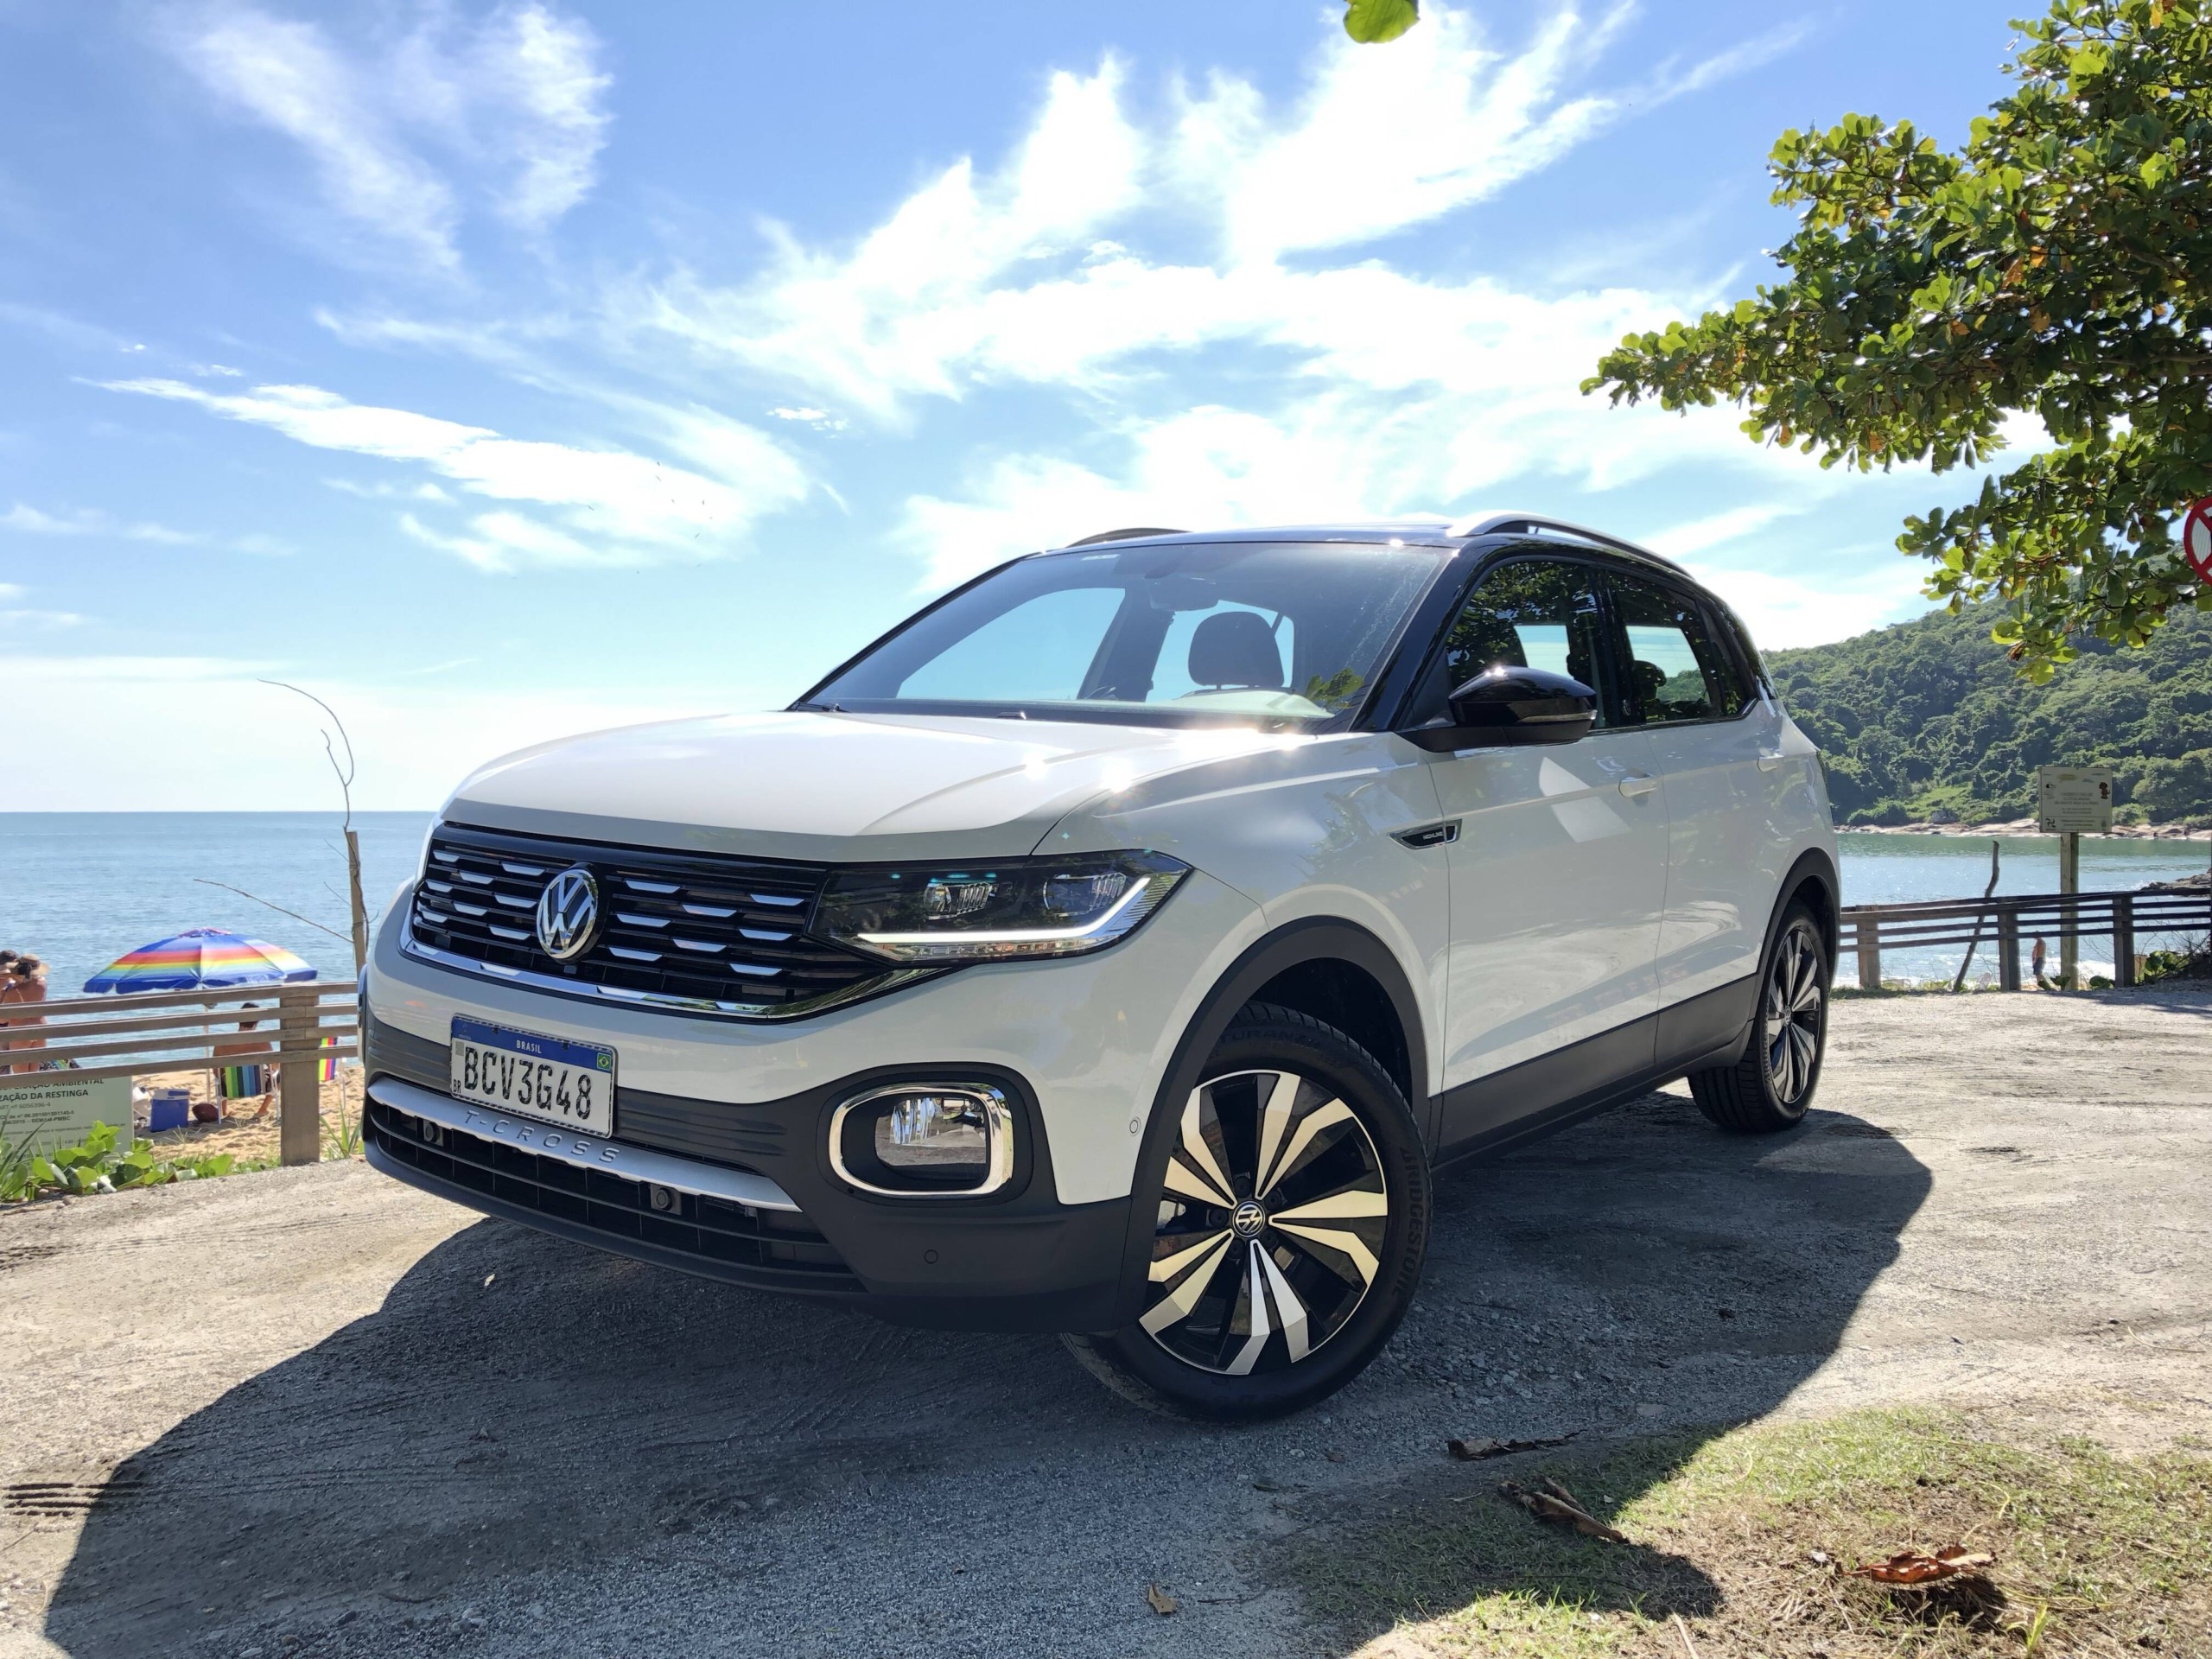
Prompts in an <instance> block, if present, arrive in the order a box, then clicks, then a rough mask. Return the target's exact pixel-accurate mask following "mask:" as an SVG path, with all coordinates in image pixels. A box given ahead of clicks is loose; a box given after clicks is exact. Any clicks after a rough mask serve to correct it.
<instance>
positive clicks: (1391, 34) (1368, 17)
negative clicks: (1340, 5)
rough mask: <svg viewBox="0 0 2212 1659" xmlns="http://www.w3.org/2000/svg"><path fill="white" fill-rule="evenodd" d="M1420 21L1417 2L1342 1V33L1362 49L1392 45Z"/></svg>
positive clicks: (1398, 0) (1380, 0) (1383, 0)
mask: <svg viewBox="0 0 2212 1659" xmlns="http://www.w3.org/2000/svg"><path fill="white" fill-rule="evenodd" d="M1420 21H1421V6H1420V3H1419V0H1344V33H1345V34H1347V35H1351V37H1352V39H1354V40H1355V41H1358V42H1359V43H1360V44H1361V45H1362V46H1379V45H1381V44H1382V43H1383V41H1395V40H1396V39H1397V38H1398V36H1399V35H1402V34H1404V33H1405V32H1406V31H1407V30H1408V29H1411V28H1412V27H1413V26H1414V24H1415V23H1417V22H1420Z"/></svg>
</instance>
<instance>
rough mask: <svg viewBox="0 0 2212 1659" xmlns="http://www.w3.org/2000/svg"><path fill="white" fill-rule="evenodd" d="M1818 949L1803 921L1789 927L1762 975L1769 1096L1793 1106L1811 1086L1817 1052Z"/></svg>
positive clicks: (1822, 992)
mask: <svg viewBox="0 0 2212 1659" xmlns="http://www.w3.org/2000/svg"><path fill="white" fill-rule="evenodd" d="M1826 999H1827V991H1826V989H1825V988H1824V987H1823V986H1822V985H1821V949H1820V944H1819V942H1818V941H1817V940H1815V938H1814V937H1813V931H1812V929H1811V927H1810V926H1809V925H1807V924H1806V923H1804V922H1802V921H1801V922H1795V923H1792V924H1791V925H1790V926H1789V930H1788V931H1786V932H1784V933H1783V936H1782V938H1781V941H1780V943H1779V944H1778V946H1777V949H1776V950H1775V953H1774V964H1773V966H1772V967H1770V969H1768V970H1767V976H1766V1000H1765V1009H1764V1015H1765V1025H1766V1033H1765V1035H1766V1078H1767V1085H1768V1087H1770V1088H1771V1089H1772V1090H1774V1097H1775V1099H1776V1100H1777V1102H1779V1103H1781V1104H1783V1105H1784V1106H1794V1105H1796V1103H1797V1102H1798V1101H1799V1100H1800V1099H1802V1097H1803V1096H1804V1094H1805V1092H1806V1090H1808V1089H1809V1088H1811V1087H1812V1083H1813V1067H1814V1065H1815V1062H1816V1061H1817V1060H1818V1059H1819V1058H1820V1053H1821V1013H1822V1007H1823V1004H1824V1003H1825V1001H1826Z"/></svg>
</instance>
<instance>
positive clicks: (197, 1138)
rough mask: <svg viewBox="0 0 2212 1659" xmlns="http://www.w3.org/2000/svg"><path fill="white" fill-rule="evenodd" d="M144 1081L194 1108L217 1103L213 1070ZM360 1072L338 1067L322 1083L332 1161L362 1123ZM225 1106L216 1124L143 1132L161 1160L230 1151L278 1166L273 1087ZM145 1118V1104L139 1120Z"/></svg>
mask: <svg viewBox="0 0 2212 1659" xmlns="http://www.w3.org/2000/svg"><path fill="white" fill-rule="evenodd" d="M139 1081H140V1083H142V1084H144V1085H145V1086H146V1087H147V1088H148V1089H149V1090H152V1089H182V1090H186V1091H187V1092H188V1094H189V1095H190V1096H192V1101H193V1103H194V1106H200V1105H204V1104H207V1103H213V1102H214V1101H215V1099H216V1092H215V1077H214V1073H213V1072H211V1071H164V1072H159V1073H156V1074H155V1075H154V1076H151V1077H141V1078H140V1079H139ZM361 1084H362V1076H361V1068H360V1067H359V1066H358V1065H354V1064H353V1063H352V1062H351V1061H348V1062H346V1064H345V1065H341V1066H340V1067H339V1068H338V1075H337V1076H336V1077H330V1078H326V1079H325V1080H324V1082H323V1084H322V1089H321V1096H322V1101H321V1116H322V1147H323V1155H324V1156H325V1157H335V1156H337V1155H338V1153H339V1150H340V1145H341V1143H342V1144H346V1145H350V1144H351V1142H352V1137H353V1131H354V1130H355V1129H356V1128H357V1127H358V1126H359V1123H360V1121H361ZM221 1107H222V1112H223V1116H222V1117H221V1118H220V1119H219V1120H217V1121H215V1122H198V1121H194V1122H189V1123H187V1124H186V1125H185V1126H184V1128H181V1129H164V1130H162V1133H161V1134H159V1135H145V1132H144V1131H143V1129H142V1130H141V1131H140V1134H141V1135H142V1136H143V1138H145V1139H147V1140H150V1141H152V1142H153V1143H154V1155H155V1156H156V1158H175V1159H184V1158H208V1157H213V1156H214V1155H215V1154H218V1153H228V1154H230V1155H231V1156H232V1157H233V1158H235V1159H237V1160H238V1162H239V1163H241V1164H254V1163H262V1164H273V1163H275V1162H276V1161H277V1158H278V1156H279V1155H280V1154H281V1151H282V1147H280V1146H279V1144H278V1143H279V1141H280V1138H281V1130H282V1127H283V1120H282V1119H281V1117H280V1116H279V1115H278V1112H277V1095H276V1092H275V1090H274V1087H273V1085H272V1088H271V1090H270V1093H268V1094H265V1095H256V1096H249V1097H248V1098H246V1099H245V1100H229V1101H224V1102H222V1103H221ZM144 1115H145V1113H144V1108H143V1106H142V1107H141V1108H140V1109H139V1116H141V1117H142V1118H143V1116H144Z"/></svg>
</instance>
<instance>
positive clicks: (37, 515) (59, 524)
mask: <svg viewBox="0 0 2212 1659" xmlns="http://www.w3.org/2000/svg"><path fill="white" fill-rule="evenodd" d="M0 530H19V531H24V532H25V533H26V534H29V535H32V536H116V537H122V538H123V539H124V540H125V541H132V542H160V543H164V544H167V545H168V546H172V547H186V546H191V545H194V544H195V543H200V542H204V541H206V540H207V537H204V536H195V535H193V534H191V533H190V532H188V531H181V530H171V529H170V528H169V527H168V525H167V524H147V523H143V522H142V523H137V524H125V523H123V522H121V521H119V520H118V519H117V518H114V517H113V516H112V515H111V514H109V513H105V512H100V511H99V509H98V508H94V507H80V508H79V509H77V510H76V511H75V512H63V513H53V512H41V511H40V510H39V509H38V508H36V507H33V506H26V505H24V504H23V503H22V502H21V501H18V502H16V504H15V505H13V506H11V507H10V508H9V509H8V511H7V512H0Z"/></svg>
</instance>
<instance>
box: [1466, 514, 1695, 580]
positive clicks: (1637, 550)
mask: <svg viewBox="0 0 2212 1659" xmlns="http://www.w3.org/2000/svg"><path fill="white" fill-rule="evenodd" d="M1516 530H1519V531H1556V532H1557V533H1559V534H1560V535H1562V536H1572V537H1575V538H1577V539H1578V540H1580V541H1585V542H1594V543H1597V544H1598V545H1599V547H1610V548H1613V549H1615V550H1618V551H1619V552H1623V553H1633V554H1635V555H1636V556H1637V557H1638V558H1640V559H1649V560H1650V561H1651V562H1652V563H1654V564H1662V565H1664V566H1666V567H1667V569H1669V570H1680V569H1681V568H1682V567H1681V565H1679V564H1676V563H1675V562H1674V560H1672V559H1670V558H1668V557H1666V556H1663V555H1662V554H1658V553H1654V552H1653V551H1652V550H1650V549H1649V548H1648V547H1639V546H1638V545H1637V543H1634V542H1631V541H1625V540H1624V539H1623V538H1622V537H1618V536H1608V535H1606V534H1605V531H1602V530H1592V529H1589V528H1588V527H1587V526H1586V525H1583V524H1569V523H1568V522H1567V520H1566V519H1564V518H1546V517H1545V516H1544V515H1543V514H1541V513H1540V512H1478V513H1474V514H1472V515H1471V516H1469V517H1467V518H1459V519H1455V520H1454V521H1453V522H1452V524H1450V525H1449V526H1448V527H1447V528H1446V531H1445V532H1444V533H1445V534H1446V535H1447V536H1496V535H1500V534H1502V533H1503V532H1505V531H1516Z"/></svg>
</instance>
